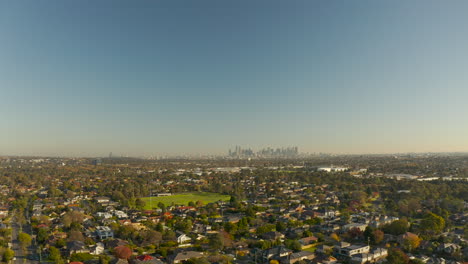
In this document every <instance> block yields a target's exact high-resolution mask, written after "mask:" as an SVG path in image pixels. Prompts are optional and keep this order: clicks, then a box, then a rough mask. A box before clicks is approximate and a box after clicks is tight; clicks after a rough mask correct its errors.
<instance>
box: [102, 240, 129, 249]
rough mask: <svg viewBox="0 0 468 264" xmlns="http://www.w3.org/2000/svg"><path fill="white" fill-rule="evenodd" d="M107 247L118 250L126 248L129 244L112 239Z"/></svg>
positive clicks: (107, 243)
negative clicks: (117, 248)
mask: <svg viewBox="0 0 468 264" xmlns="http://www.w3.org/2000/svg"><path fill="white" fill-rule="evenodd" d="M106 245H107V247H109V248H116V247H119V246H126V245H128V242H127V241H125V240H122V239H112V240H109V241H107V242H106Z"/></svg>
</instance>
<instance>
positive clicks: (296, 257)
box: [284, 251, 315, 264]
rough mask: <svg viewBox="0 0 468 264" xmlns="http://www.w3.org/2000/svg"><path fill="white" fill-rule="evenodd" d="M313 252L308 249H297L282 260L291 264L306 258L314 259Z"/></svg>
mask: <svg viewBox="0 0 468 264" xmlns="http://www.w3.org/2000/svg"><path fill="white" fill-rule="evenodd" d="M314 258H315V254H314V253H312V252H309V251H299V252H296V253H292V254H291V255H289V256H288V257H287V260H286V261H284V262H286V263H288V264H293V263H296V262H298V261H301V260H306V259H314Z"/></svg>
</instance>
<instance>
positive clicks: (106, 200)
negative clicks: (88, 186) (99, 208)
mask: <svg viewBox="0 0 468 264" xmlns="http://www.w3.org/2000/svg"><path fill="white" fill-rule="evenodd" d="M94 200H95V201H96V202H97V203H100V204H108V203H109V202H110V198H109V197H105V196H98V197H95V198H94Z"/></svg>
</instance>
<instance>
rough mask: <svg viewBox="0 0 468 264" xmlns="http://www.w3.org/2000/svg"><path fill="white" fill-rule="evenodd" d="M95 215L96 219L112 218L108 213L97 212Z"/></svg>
mask: <svg viewBox="0 0 468 264" xmlns="http://www.w3.org/2000/svg"><path fill="white" fill-rule="evenodd" d="M96 215H97V217H100V218H104V219H109V218H112V214H110V213H108V212H97V213H96Z"/></svg>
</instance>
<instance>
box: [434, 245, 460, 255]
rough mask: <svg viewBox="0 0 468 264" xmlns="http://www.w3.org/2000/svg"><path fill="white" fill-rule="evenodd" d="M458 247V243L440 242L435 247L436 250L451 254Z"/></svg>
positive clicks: (458, 248)
mask: <svg viewBox="0 0 468 264" xmlns="http://www.w3.org/2000/svg"><path fill="white" fill-rule="evenodd" d="M460 249H461V247H460V246H459V245H457V244H453V243H442V244H440V246H438V247H437V251H439V252H444V253H447V254H453V253H455V252H456V251H458V250H460Z"/></svg>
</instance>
